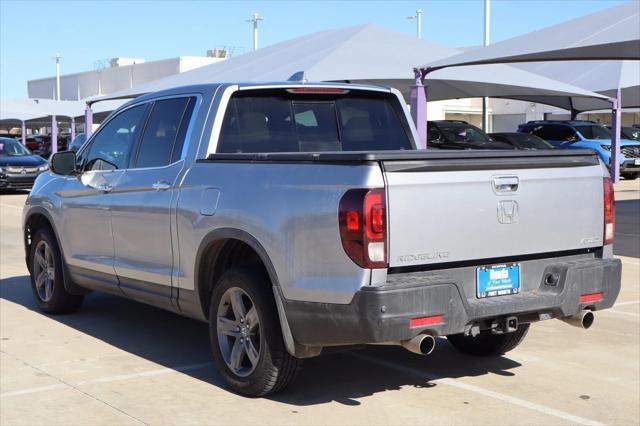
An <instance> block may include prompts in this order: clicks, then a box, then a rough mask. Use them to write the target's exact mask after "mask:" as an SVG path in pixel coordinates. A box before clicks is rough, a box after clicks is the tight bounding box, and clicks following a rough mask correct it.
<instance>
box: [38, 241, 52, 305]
mask: <svg viewBox="0 0 640 426" xmlns="http://www.w3.org/2000/svg"><path fill="white" fill-rule="evenodd" d="M33 276H34V277H35V281H36V290H37V292H38V297H40V300H42V301H43V302H48V301H49V300H51V297H52V296H53V285H54V283H55V278H56V266H55V260H54V255H53V251H52V250H51V247H50V246H49V244H48V243H47V242H46V241H40V242H38V245H37V246H36V250H35V255H34V259H33Z"/></svg>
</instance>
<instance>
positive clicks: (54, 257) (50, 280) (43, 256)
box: [29, 228, 84, 314]
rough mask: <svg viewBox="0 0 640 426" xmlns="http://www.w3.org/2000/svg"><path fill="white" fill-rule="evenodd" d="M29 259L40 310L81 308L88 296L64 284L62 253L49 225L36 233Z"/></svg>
mask: <svg viewBox="0 0 640 426" xmlns="http://www.w3.org/2000/svg"><path fill="white" fill-rule="evenodd" d="M29 260H30V262H31V291H32V292H33V297H34V299H35V301H36V304H37V305H38V307H39V308H40V310H42V311H43V312H46V313H48V314H66V313H70V312H75V311H77V310H78V309H80V306H82V302H83V300H84V296H76V295H73V294H71V293H69V292H67V290H66V289H65V288H64V278H63V275H62V256H60V249H59V248H58V242H57V241H56V238H55V237H54V236H53V232H52V231H51V230H50V229H49V228H41V229H39V230H38V231H37V232H36V233H35V235H34V237H33V239H32V241H31V250H30V253H29Z"/></svg>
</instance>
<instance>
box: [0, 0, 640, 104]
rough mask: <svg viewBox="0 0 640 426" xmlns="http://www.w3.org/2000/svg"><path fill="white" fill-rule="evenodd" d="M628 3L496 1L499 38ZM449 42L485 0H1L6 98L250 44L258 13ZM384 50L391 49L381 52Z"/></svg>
mask: <svg viewBox="0 0 640 426" xmlns="http://www.w3.org/2000/svg"><path fill="white" fill-rule="evenodd" d="M632 1H640V0H632ZM620 3H624V1H618V0H492V1H491V41H492V42H497V41H501V40H504V39H507V38H511V37H514V36H517V35H520V34H524V33H527V32H530V31H534V30H537V29H540V28H544V27H547V26H549V25H553V24H557V23H559V22H562V21H566V20H569V19H573V18H577V17H580V16H583V15H587V14H590V13H593V12H596V11H598V10H602V9H606V8H608V7H612V6H615V5H618V4H620ZM416 9H422V10H423V11H424V15H423V38H424V39H427V40H429V41H431V42H435V43H440V44H443V45H446V46H449V47H466V46H474V45H479V44H482V42H483V26H484V2H483V0H464V1H460V0H429V1H424V0H423V1H391V0H387V1H364V0H360V1H308V0H307V1H305V0H298V1H204V0H200V1H190V0H183V1H160V0H155V1H152V0H149V1H91V0H84V1H83V0H76V1H54V0H45V1H29V0H0V97H3V98H5V97H26V96H27V80H31V79H36V78H44V77H50V76H53V75H55V61H54V59H53V57H54V56H55V54H56V53H57V52H59V53H60V55H61V57H62V59H61V73H62V74H70V73H75V72H82V71H89V70H92V69H94V68H95V67H96V65H97V64H98V63H99V62H100V61H102V62H104V61H105V60H108V59H109V58H114V57H134V58H144V59H145V60H146V61H152V60H158V59H166V58H171V57H177V56H204V55H205V54H206V51H207V50H208V49H213V48H215V47H227V48H228V49H229V50H230V51H231V52H232V53H233V54H236V55H237V54H242V53H244V52H249V51H250V50H251V48H252V29H251V24H250V23H249V22H245V21H246V20H247V19H249V18H250V17H251V14H252V13H253V12H259V13H260V15H261V16H263V17H264V21H262V22H260V46H267V45H271V44H275V43H278V42H281V41H284V40H287V39H291V38H294V37H298V36H301V35H304V34H307V33H310V32H315V31H321V30H326V29H332V28H339V27H345V26H351V25H359V24H365V23H375V24H379V25H383V26H385V27H388V28H390V29H393V30H395V31H399V32H404V33H407V34H411V35H415V32H416V23H415V20H408V19H407V17H408V16H411V15H414V14H415V11H416ZM380 55H381V57H382V56H383V55H384V52H380Z"/></svg>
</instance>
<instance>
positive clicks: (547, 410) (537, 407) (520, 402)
mask: <svg viewBox="0 0 640 426" xmlns="http://www.w3.org/2000/svg"><path fill="white" fill-rule="evenodd" d="M351 356H353V357H356V358H360V359H362V360H365V361H368V362H371V363H374V364H378V365H380V366H383V367H388V368H391V369H394V370H396V371H400V372H402V373H406V374H411V375H414V376H415V375H417V376H420V377H423V378H424V379H426V380H429V381H430V382H432V383H442V384H445V385H448V386H452V387H455V388H458V389H464V390H466V391H469V392H473V393H477V394H479V395H483V396H486V397H489V398H493V399H497V400H500V401H504V402H508V403H510V404H513V405H517V406H519V407H523V408H527V409H529V410H532V411H537V412H539V413H542V414H546V415H549V416H553V417H557V418H559V419H563V420H567V421H569V422H572V423H577V424H581V425H600V426H601V425H604V423H600V422H597V421H595V420H591V419H586V418H584V417H579V416H576V415H573V414H571V413H567V412H565V411H561V410H556V409H555V408H551V407H547V406H545V405H541V404H536V403H535V402H530V401H526V400H524V399H520V398H516V397H513V396H510V395H505V394H502V393H499V392H494V391H492V390H489V389H484V388H481V387H479V386H475V385H470V384H467V383H462V382H460V381H458V380H454V379H449V378H438V377H436V376H432V375H430V374H429V373H425V372H424V371H421V370H417V369H413V368H410V367H405V366H403V365H398V364H395V363H392V362H389V361H384V360H381V359H377V358H373V357H370V356H367V355H362V354H355V353H352V354H351Z"/></svg>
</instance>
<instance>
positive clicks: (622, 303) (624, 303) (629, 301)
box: [613, 300, 640, 306]
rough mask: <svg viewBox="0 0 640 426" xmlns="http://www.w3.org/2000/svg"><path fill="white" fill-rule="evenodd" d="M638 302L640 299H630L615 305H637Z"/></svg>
mask: <svg viewBox="0 0 640 426" xmlns="http://www.w3.org/2000/svg"><path fill="white" fill-rule="evenodd" d="M638 303H640V300H628V301H626V302H618V303H616V304H615V305H613V306H626V305H637V304H638Z"/></svg>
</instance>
